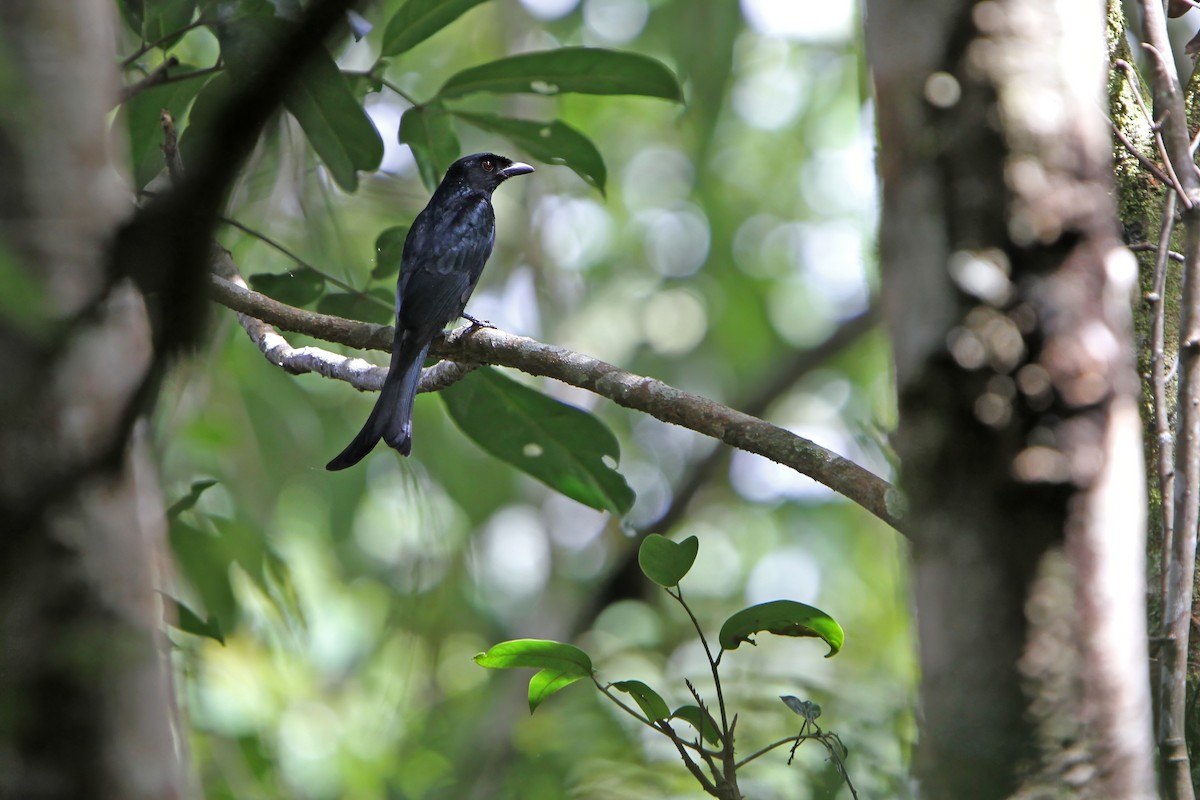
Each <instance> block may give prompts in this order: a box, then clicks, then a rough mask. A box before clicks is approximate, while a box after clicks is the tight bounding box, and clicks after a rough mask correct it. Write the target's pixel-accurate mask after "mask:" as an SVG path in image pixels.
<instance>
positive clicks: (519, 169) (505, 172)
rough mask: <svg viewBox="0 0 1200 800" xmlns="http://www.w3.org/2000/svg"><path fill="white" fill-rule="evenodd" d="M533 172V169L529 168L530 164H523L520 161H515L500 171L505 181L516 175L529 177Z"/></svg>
mask: <svg viewBox="0 0 1200 800" xmlns="http://www.w3.org/2000/svg"><path fill="white" fill-rule="evenodd" d="M531 172H533V167H531V166H529V165H528V164H522V163H521V162H520V161H514V162H513V163H511V164H509V165H508V166H507V167H505V168H504V169H502V170H500V176H501V177H502V178H504V179H505V180H508V179H509V178H511V177H513V176H514V175H528V174H529V173H531Z"/></svg>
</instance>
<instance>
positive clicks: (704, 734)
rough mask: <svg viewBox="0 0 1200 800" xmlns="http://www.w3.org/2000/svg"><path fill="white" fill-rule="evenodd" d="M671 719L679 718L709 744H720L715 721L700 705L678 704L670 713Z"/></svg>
mask: <svg viewBox="0 0 1200 800" xmlns="http://www.w3.org/2000/svg"><path fill="white" fill-rule="evenodd" d="M671 719H681V720H683V721H684V722H686V723H688V724H689V725H691V726H692V727H693V728H695V729H696V730H697V731H699V733H700V738H702V739H703V740H704V741H706V742H708V743H709V744H711V745H720V744H721V729H720V728H718V727H717V721H716V720H715V719H713V718H712V714H709V713H708V712H707V711H705V710H704V709H703V708H701V707H700V706H680V707H679V708H677V709H675V711H674V713H672V714H671Z"/></svg>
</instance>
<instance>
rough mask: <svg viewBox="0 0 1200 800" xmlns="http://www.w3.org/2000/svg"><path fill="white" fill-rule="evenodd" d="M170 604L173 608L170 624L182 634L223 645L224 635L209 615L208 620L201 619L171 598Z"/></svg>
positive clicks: (219, 626) (218, 624) (217, 623)
mask: <svg viewBox="0 0 1200 800" xmlns="http://www.w3.org/2000/svg"><path fill="white" fill-rule="evenodd" d="M171 602H172V604H173V605H174V607H175V622H173V623H172V625H173V626H174V627H176V628H178V629H179V630H181V631H183V632H184V633H190V634H192V635H194V636H203V637H204V638H206V639H212V640H213V641H216V642H220V643H221V644H225V634H224V633H222V632H221V625H220V623H219V622H217V620H216V618H215V617H213V616H212V615H211V614H210V615H209V617H208V619H201V618H200V615H199V614H197V613H196V612H195V611H192V610H191V609H190V608H188V607H187V606H185V605H184V604H183V603H181V602H179V601H178V600H175V599H174V598H172V600H171Z"/></svg>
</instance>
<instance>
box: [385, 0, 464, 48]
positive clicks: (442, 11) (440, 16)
mask: <svg viewBox="0 0 1200 800" xmlns="http://www.w3.org/2000/svg"><path fill="white" fill-rule="evenodd" d="M483 2H485V0H407V2H406V3H404V5H402V6H400V8H399V9H398V10H397V11H396V13H395V14H393V15H392V18H391V19H390V20H388V24H387V28H385V29H384V31H383V46H382V47H381V48H380V53H381V55H384V56H396V55H399V54H401V53H403V52H405V51H406V50H411V49H412V48H413V47H416V46H417V45H418V44H420V43H421V42H423V41H425V40H426V39H428V38H429V37H430V36H433V35H434V34H435V33H437V32H438V31H440V30H441V29H442V28H444V27H446V26H447V25H449V24H450V23H451V22H454V20H456V19H458V18H459V17H461V16H462V15H463V14H465V13H466V12H468V11H470V10H471V9H472V8H474V7H475V6H477V5H479V4H480V3H483Z"/></svg>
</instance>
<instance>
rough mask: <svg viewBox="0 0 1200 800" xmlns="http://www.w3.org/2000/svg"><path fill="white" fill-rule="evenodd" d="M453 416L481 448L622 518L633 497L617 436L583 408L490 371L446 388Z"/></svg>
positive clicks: (444, 393) (445, 396) (478, 372)
mask: <svg viewBox="0 0 1200 800" xmlns="http://www.w3.org/2000/svg"><path fill="white" fill-rule="evenodd" d="M440 394H441V396H442V400H443V401H444V402H445V403H446V408H447V409H448V410H449V412H450V417H451V419H453V420H454V422H455V423H456V424H457V425H458V427H459V428H460V429H461V430H462V431H463V433H465V434H466V435H467V436H469V437H470V438H471V439H472V440H474V441H475V443H476V444H478V445H479V446H480V447H482V448H483V449H484V450H486V451H488V452H489V453H491V454H492V455H494V456H496V457H497V458H499V459H501V460H502V461H506V462H508V463H509V464H511V465H513V466H514V467H516V468H517V469H520V470H522V471H523V472H525V473H527V474H529V475H532V476H533V477H535V478H537V479H538V480H540V481H541V482H542V483H544V484H546V485H547V486H549V487H550V488H552V489H554V490H556V491H558V492H561V493H562V494H565V495H566V496H567V497H570V498H572V499H574V500H578V501H579V502H581V503H583V504H584V505H587V506H591V507H592V508H595V509H597V510H600V511H610V512H612V513H613V514H616V515H618V516H620V515H622V514H624V513H626V512H627V511H629V509H630V508H631V507H632V506H633V500H634V494H633V490H632V489H630V488H629V484H627V483H626V482H625V478H624V477H623V476H622V475H621V473H619V472H617V471H616V469H614V468H613V467H610V466H609V465H608V464H607V463H605V461H606V459H610V460H611V461H612V462H613V463H614V464H615V463H616V462H617V460H618V459H619V458H620V456H621V448H620V445H619V444H618V443H617V437H616V436H614V435H613V433H612V431H610V430H609V429H608V427H607V426H606V425H605V424H604V423H602V422H601V421H600V420H599V419H597V418H596V417H594V416H593V415H591V414H589V413H588V412H586V411H583V410H581V409H578V408H575V407H574V406H570V405H567V404H566V403H562V402H559V401H558V400H554V399H552V398H550V397H547V396H546V395H544V394H542V393H541V392H538V391H536V390H534V389H530V388H529V387H528V386H525V385H524V384H520V383H517V382H516V381H514V380H512V379H511V378H507V377H505V376H504V375H502V374H501V373H500V372H499V371H497V370H495V369H491V368H489V367H483V368H481V369H478V370H475V371H474V372H472V373H471V374H470V375H468V376H467V377H465V378H464V379H463V380H461V381H459V382H458V383H456V384H454V385H453V386H450V387H448V388H446V389H443V390H442V391H441V393H440Z"/></svg>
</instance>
